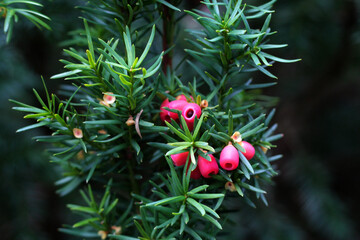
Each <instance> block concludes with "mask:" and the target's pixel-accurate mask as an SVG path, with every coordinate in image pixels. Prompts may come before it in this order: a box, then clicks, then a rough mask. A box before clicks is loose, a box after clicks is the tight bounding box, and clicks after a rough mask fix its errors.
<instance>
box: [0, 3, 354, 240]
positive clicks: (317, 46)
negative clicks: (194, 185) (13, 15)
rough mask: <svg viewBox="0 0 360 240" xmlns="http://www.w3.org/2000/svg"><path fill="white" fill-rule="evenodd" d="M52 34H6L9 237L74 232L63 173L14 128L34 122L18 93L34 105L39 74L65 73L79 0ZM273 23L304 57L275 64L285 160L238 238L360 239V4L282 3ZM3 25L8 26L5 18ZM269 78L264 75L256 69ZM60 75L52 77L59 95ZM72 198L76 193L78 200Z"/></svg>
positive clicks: (1, 45)
mask: <svg viewBox="0 0 360 240" xmlns="http://www.w3.org/2000/svg"><path fill="white" fill-rule="evenodd" d="M45 3H46V4H45V8H44V9H45V10H44V12H45V13H46V14H47V15H49V16H50V17H51V18H52V21H51V26H52V28H53V29H54V30H53V31H51V32H49V31H40V30H38V29H36V28H35V27H33V26H32V25H31V24H29V23H28V22H27V21H20V23H18V24H16V26H15V29H14V35H13V39H12V41H11V43H10V44H5V36H4V35H3V34H1V35H0V100H1V102H2V104H1V105H0V111H1V115H2V116H1V118H0V124H1V126H2V127H1V130H0V134H1V135H0V151H1V156H0V180H1V181H0V192H1V194H0V232H1V239H4V240H7V239H14V240H24V239H29V240H32V239H40V240H42V239H44V240H45V239H52V240H56V239H68V237H67V236H64V235H62V234H60V233H59V232H57V228H59V227H60V226H61V224H62V223H65V222H67V223H71V221H70V220H69V221H68V216H69V211H68V210H67V209H65V204H66V203H67V199H66V198H60V197H59V196H57V195H56V193H55V191H56V186H54V184H53V182H54V181H56V180H57V179H58V177H59V175H58V172H59V171H58V170H57V169H56V167H55V166H54V165H52V164H51V163H49V162H48V161H47V158H46V156H45V154H43V148H44V145H42V144H38V143H35V142H33V141H31V140H30V139H31V137H33V136H35V135H37V134H41V133H44V132H41V131H45V130H33V131H31V132H26V133H19V134H15V131H16V129H18V128H20V127H22V126H25V125H26V124H29V123H30V121H29V122H28V121H26V120H24V119H22V114H21V113H17V112H15V111H13V110H11V106H12V105H11V104H10V103H9V102H8V99H9V98H12V99H16V100H19V101H25V102H27V103H33V104H36V103H35V99H34V97H33V94H32V88H36V89H39V90H40V89H41V88H42V87H41V81H40V76H41V75H42V76H44V78H45V79H49V77H50V76H52V75H54V74H56V73H58V72H60V71H61V68H62V65H61V64H60V63H59V62H58V59H60V58H62V57H63V55H62V45H61V43H63V42H64V41H65V40H67V39H69V38H70V36H69V35H68V31H69V30H72V29H74V25H75V26H78V27H81V26H82V23H81V20H80V19H79V18H78V16H79V15H80V13H79V11H78V10H76V9H74V6H76V5H77V2H76V1H70V0H67V1H65V0H53V1H51V2H45ZM275 9H276V13H275V14H274V15H273V20H272V23H271V26H272V27H273V28H274V29H276V30H277V31H278V34H276V35H274V37H272V40H273V42H274V43H288V44H289V46H288V47H287V48H285V49H284V50H278V51H277V52H276V53H277V55H278V56H281V57H283V58H302V61H301V62H299V63H294V64H280V63H278V64H276V65H275V66H274V67H273V69H272V71H273V72H274V73H275V75H277V76H278V77H279V81H278V83H279V84H278V85H276V86H275V87H272V88H270V89H267V90H266V92H265V93H266V94H267V95H271V96H278V97H279V104H278V107H277V114H276V118H275V121H276V122H277V123H278V124H279V132H282V133H284V134H285V137H284V138H283V139H282V140H281V141H278V148H277V149H276V150H275V151H276V152H279V153H282V154H283V155H284V158H283V159H281V160H279V161H278V163H277V165H278V169H279V172H280V175H279V176H278V177H276V178H275V179H274V180H275V184H274V185H273V186H270V187H269V189H268V192H269V199H268V200H269V207H265V206H263V205H262V204H261V203H259V204H258V208H257V209H251V208H244V210H243V211H242V212H241V214H240V215H238V216H236V217H234V220H235V221H238V224H237V226H236V228H237V231H233V230H232V232H233V233H234V234H233V237H232V238H231V239H266V240H267V239H360V205H359V204H358V202H359V201H360V193H359V186H360V181H359V177H358V172H357V171H358V170H359V169H360V147H359V145H360V141H359V136H360V1H357V0H293V1H288V0H278V1H277V3H276V4H275ZM0 27H2V24H0ZM256 78H257V79H255V80H259V81H266V80H265V77H264V76H261V75H259V76H256ZM59 82H61V81H54V80H52V81H50V80H48V81H47V84H48V87H49V89H50V91H55V92H56V87H57V86H58V84H59ZM71 197H72V196H68V197H67V198H71Z"/></svg>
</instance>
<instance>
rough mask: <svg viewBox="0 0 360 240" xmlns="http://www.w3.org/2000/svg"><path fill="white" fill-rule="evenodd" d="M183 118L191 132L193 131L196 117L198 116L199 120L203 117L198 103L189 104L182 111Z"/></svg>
mask: <svg viewBox="0 0 360 240" xmlns="http://www.w3.org/2000/svg"><path fill="white" fill-rule="evenodd" d="M182 116H183V117H184V119H185V122H186V125H187V126H188V128H189V130H190V131H192V130H193V128H194V121H195V116H197V118H198V119H199V118H200V116H201V108H200V106H199V105H197V104H196V103H188V104H186V105H185V107H184V109H183V111H182Z"/></svg>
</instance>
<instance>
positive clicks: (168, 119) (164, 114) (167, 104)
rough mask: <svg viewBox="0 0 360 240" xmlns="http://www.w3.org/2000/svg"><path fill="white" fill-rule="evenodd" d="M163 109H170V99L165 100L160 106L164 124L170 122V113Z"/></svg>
mask: <svg viewBox="0 0 360 240" xmlns="http://www.w3.org/2000/svg"><path fill="white" fill-rule="evenodd" d="M163 107H169V99H165V100H164V101H163V102H162V103H161V105H160V119H161V121H163V122H165V121H168V122H170V117H169V111H168V110H165V109H164V108H163Z"/></svg>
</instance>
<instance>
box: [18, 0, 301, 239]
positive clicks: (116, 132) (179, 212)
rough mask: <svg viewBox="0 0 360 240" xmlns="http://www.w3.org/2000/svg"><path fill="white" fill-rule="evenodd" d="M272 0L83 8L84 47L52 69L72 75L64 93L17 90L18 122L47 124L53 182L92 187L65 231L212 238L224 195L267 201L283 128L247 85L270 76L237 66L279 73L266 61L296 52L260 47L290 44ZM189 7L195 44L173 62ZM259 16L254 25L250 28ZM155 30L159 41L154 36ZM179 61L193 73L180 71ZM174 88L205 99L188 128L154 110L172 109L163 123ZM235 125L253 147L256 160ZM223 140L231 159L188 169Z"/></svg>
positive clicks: (65, 187)
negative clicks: (207, 169)
mask: <svg viewBox="0 0 360 240" xmlns="http://www.w3.org/2000/svg"><path fill="white" fill-rule="evenodd" d="M273 3H274V1H270V2H268V3H265V4H263V5H261V6H252V5H248V4H246V3H244V2H243V1H232V0H231V1H227V0H224V1H217V0H213V1H209V0H205V1H204V2H202V5H201V6H202V7H203V8H206V9H207V10H208V11H207V10H206V11H205V10H204V11H203V10H197V9H195V10H193V11H187V10H185V11H184V10H183V9H182V5H181V4H180V1H163V0H161V1H160V0H157V1H105V0H94V1H89V2H88V5H86V6H83V7H81V9H82V10H83V11H84V15H85V19H84V26H85V29H84V30H82V31H80V32H82V33H84V34H83V35H82V36H81V38H82V40H79V41H80V42H87V46H86V48H85V49H81V48H80V49H75V48H69V49H67V50H64V51H65V53H66V55H67V59H66V60H61V62H62V63H63V64H64V67H65V69H66V71H65V72H63V73H60V74H57V75H55V76H53V77H52V78H53V79H57V78H64V79H65V80H66V81H70V82H71V84H66V85H64V86H63V87H62V89H61V91H60V92H59V93H60V94H61V95H62V96H63V97H65V98H66V99H64V100H62V99H60V98H59V97H57V96H56V95H54V94H49V93H48V91H47V89H46V86H45V83H44V88H45V94H46V96H45V98H44V99H43V98H41V97H40V95H39V94H38V92H37V91H36V90H34V94H35V96H36V97H37V99H38V101H39V103H40V107H33V106H30V105H27V104H24V103H20V102H18V101H15V100H12V102H14V103H15V104H17V105H18V106H17V107H14V109H15V110H18V111H23V112H28V115H26V116H25V118H32V119H35V120H36V121H37V123H35V124H32V125H30V126H26V127H24V128H22V129H19V130H18V131H19V132H21V131H25V130H30V129H33V128H37V127H43V126H46V127H48V128H49V129H50V130H51V131H52V132H53V134H51V135H50V136H37V137H35V139H36V140H37V141H41V142H49V143H52V144H53V147H51V148H49V149H48V152H49V153H50V154H51V156H50V159H51V161H52V162H53V163H56V164H59V165H60V166H61V167H62V169H63V178H62V179H60V180H59V181H57V182H56V184H57V185H58V186H60V188H59V190H58V193H59V194H60V195H66V194H68V193H70V192H72V191H73V190H75V189H79V188H80V189H82V188H84V187H86V186H87V193H85V192H84V191H83V190H81V191H80V193H81V195H82V197H83V199H84V201H85V203H86V205H85V206H84V205H78V204H69V205H68V207H69V208H70V209H71V210H72V211H75V212H78V213H80V214H81V218H80V220H79V221H77V222H76V223H74V224H73V225H72V226H69V225H66V227H65V228H62V229H61V231H63V232H65V233H69V234H73V235H76V236H80V237H83V238H89V237H96V236H99V237H101V238H102V239H134V237H138V236H139V237H138V238H139V239H175V238H177V239H189V238H191V239H203V238H204V239H214V238H215V237H216V234H217V233H218V232H220V231H221V230H222V228H223V227H222V226H223V225H224V224H225V223H226V221H225V218H224V216H225V215H226V211H227V206H226V204H224V199H226V198H234V197H237V198H240V199H242V200H243V201H244V202H246V203H247V204H249V205H250V206H253V207H255V204H256V202H255V201H256V199H260V200H261V201H262V202H263V203H264V204H265V205H267V204H268V203H267V200H266V197H265V194H266V191H265V190H264V188H265V187H266V186H267V184H268V183H269V182H271V178H272V177H273V176H275V175H276V174H277V172H276V170H275V167H274V165H273V162H274V161H275V160H277V159H279V158H280V157H281V155H277V156H271V153H270V152H269V153H268V152H267V150H268V149H270V148H272V147H275V145H274V144H273V142H274V141H276V140H278V139H279V138H281V137H282V135H281V134H276V133H275V130H276V128H277V125H276V124H273V125H272V124H271V119H272V117H273V116H274V113H275V110H271V111H269V106H272V103H271V102H270V100H269V99H268V98H266V97H264V96H262V95H260V94H259V92H255V93H252V92H251V90H253V89H261V88H265V87H270V86H272V85H274V83H260V84H254V83H252V80H245V78H246V77H247V76H248V75H247V74H244V73H245V72H251V71H261V72H263V73H265V74H266V75H268V76H269V77H272V78H275V76H274V75H272V74H271V73H270V72H268V70H266V68H267V67H269V66H271V64H272V63H273V62H293V61H296V60H284V59H281V58H278V57H274V56H273V55H270V54H269V53H267V51H268V49H275V48H278V47H284V46H285V45H274V44H270V43H269V41H270V40H269V37H270V36H271V35H272V34H274V32H271V31H270V28H269V24H270V20H271V14H272V13H273V11H272V10H271V7H272V4H273ZM154 10H156V11H155V12H154ZM184 14H188V15H190V16H192V17H193V18H194V19H195V20H196V21H197V22H198V23H199V24H200V25H201V26H202V27H203V29H202V30H201V31H199V30H193V29H189V30H188V32H189V33H190V36H189V37H192V39H190V38H189V39H188V41H189V42H190V44H191V46H192V49H187V50H186V52H187V55H186V56H185V58H184V60H182V61H180V62H179V63H178V65H177V66H173V65H174V63H173V61H172V57H173V56H174V54H176V51H177V50H178V49H177V47H176V46H175V44H174V42H175V30H174V29H175V28H176V26H178V24H179V20H180V19H181V18H182V17H183V16H184ZM176 16H179V17H178V18H176ZM264 17H265V20H264V24H263V26H262V27H261V29H256V28H254V29H252V28H250V23H251V21H252V20H253V19H262V18H264ZM160 19H162V21H163V28H161V27H160V25H159V21H160ZM88 22H89V23H90V24H88ZM140 23H146V24H145V25H141V26H140V25H138V24H140ZM157 32H158V33H159V32H160V34H158V33H157ZM139 33H140V34H139ZM144 36H146V39H144ZM159 41H161V42H162V48H161V49H159V46H157V45H158V44H154V43H155V42H156V43H158V42H159ZM264 50H265V51H266V52H264ZM139 52H140V54H139ZM268 60H269V61H268ZM184 61H187V63H188V64H189V65H190V66H191V67H192V69H193V70H194V72H195V73H196V75H195V76H193V75H190V74H189V73H188V72H187V70H181V69H182V68H181V66H182V63H183V62H184ZM161 70H162V71H161ZM189 72H190V71H189ZM179 94H183V95H184V97H185V98H186V100H187V101H188V102H193V104H197V105H198V107H199V106H203V105H202V104H203V103H204V101H205V103H206V104H205V105H204V106H203V109H202V113H201V116H200V117H195V120H194V123H193V129H192V128H190V127H188V124H187V120H186V119H185V117H184V116H183V115H182V112H181V111H180V110H177V109H173V108H170V107H164V108H163V110H161V111H164V110H165V111H168V112H169V113H171V114H172V115H174V116H177V117H176V119H179V120H178V121H176V120H175V119H173V120H171V121H169V122H167V121H165V122H164V125H163V126H161V121H160V120H159V112H160V111H159V105H160V104H159V101H160V100H161V101H163V100H164V99H165V98H167V99H169V100H171V101H172V100H175V98H176V97H177V96H178V95H179ZM260 101H262V102H260ZM234 133H238V134H240V135H241V138H242V140H246V141H247V142H250V143H251V144H252V145H253V146H254V147H255V157H254V158H253V159H252V160H251V161H249V160H248V159H247V158H246V156H245V155H244V152H245V149H244V147H243V145H241V141H237V140H236V139H235V138H234V137H233V134H234ZM229 143H230V144H232V145H233V146H234V147H235V149H236V151H237V152H238V154H239V156H240V163H239V167H238V168H237V169H235V170H234V171H227V170H223V169H220V170H219V174H217V175H211V176H210V177H211V178H204V179H201V180H194V179H191V171H192V170H194V169H196V168H198V167H199V158H200V157H202V158H204V159H206V160H205V161H212V160H211V157H210V154H212V155H214V156H215V157H216V158H218V157H219V155H220V152H221V151H222V149H223V148H224V147H226V146H227V145H228V144H229ZM184 152H189V156H188V158H187V160H186V164H185V166H184V167H176V166H175V165H174V163H173V161H171V156H173V155H175V154H179V153H184ZM90 184H91V187H90ZM104 185H105V186H106V187H105V189H104Z"/></svg>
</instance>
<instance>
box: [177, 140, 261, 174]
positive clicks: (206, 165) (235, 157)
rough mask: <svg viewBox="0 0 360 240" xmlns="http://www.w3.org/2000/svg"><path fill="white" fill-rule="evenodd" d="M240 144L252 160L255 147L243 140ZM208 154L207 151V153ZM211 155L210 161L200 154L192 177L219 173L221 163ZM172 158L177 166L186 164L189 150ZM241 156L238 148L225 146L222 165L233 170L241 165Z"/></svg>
mask: <svg viewBox="0 0 360 240" xmlns="http://www.w3.org/2000/svg"><path fill="white" fill-rule="evenodd" d="M240 145H241V146H242V147H243V148H244V149H245V152H242V154H244V156H245V158H246V159H247V160H250V159H252V158H253V157H254V155H255V148H254V147H253V146H252V145H251V144H250V143H248V142H246V141H241V142H240ZM205 154H207V153H205ZM208 156H209V157H210V161H208V160H206V159H205V158H203V157H202V156H200V155H199V157H198V162H197V166H196V168H195V169H194V170H193V171H192V172H191V175H190V177H191V178H192V179H199V178H201V176H203V177H204V178H210V177H211V175H216V174H218V173H219V165H218V163H217V161H216V159H215V157H214V156H213V155H212V154H208ZM171 159H172V161H173V163H174V165H175V166H177V167H179V166H184V165H185V163H186V161H187V159H189V152H183V153H178V154H174V155H171ZM239 161H240V156H239V153H238V151H237V149H236V148H235V147H234V146H233V145H232V144H229V145H227V146H226V147H224V148H223V150H222V151H221V153H220V161H219V163H220V166H221V167H222V168H223V169H225V170H227V171H232V170H235V169H236V168H237V167H238V166H239ZM189 165H190V164H189Z"/></svg>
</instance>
